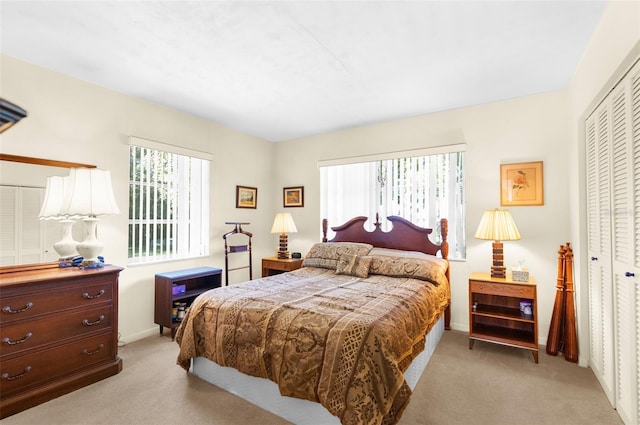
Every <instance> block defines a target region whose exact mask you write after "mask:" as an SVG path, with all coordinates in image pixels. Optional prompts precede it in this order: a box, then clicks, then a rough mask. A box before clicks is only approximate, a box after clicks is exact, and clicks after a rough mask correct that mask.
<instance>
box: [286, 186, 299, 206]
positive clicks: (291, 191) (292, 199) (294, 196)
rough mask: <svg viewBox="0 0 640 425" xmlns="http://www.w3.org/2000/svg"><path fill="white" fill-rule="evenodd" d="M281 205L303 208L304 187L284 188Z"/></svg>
mask: <svg viewBox="0 0 640 425" xmlns="http://www.w3.org/2000/svg"><path fill="white" fill-rule="evenodd" d="M282 203H283V205H284V206H285V207H304V186H295V187H285V188H284V189H283V190H282Z"/></svg>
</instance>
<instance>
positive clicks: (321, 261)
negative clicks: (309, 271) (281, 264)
mask: <svg viewBox="0 0 640 425" xmlns="http://www.w3.org/2000/svg"><path fill="white" fill-rule="evenodd" d="M371 248H373V246H372V245H369V244H366V243H356V242H321V243H317V244H315V245H313V246H312V247H311V249H310V250H309V252H308V253H307V255H306V256H305V257H304V260H303V261H302V267H319V268H323V269H332V270H336V269H337V266H338V258H340V256H341V255H367V253H368V252H369V251H371Z"/></svg>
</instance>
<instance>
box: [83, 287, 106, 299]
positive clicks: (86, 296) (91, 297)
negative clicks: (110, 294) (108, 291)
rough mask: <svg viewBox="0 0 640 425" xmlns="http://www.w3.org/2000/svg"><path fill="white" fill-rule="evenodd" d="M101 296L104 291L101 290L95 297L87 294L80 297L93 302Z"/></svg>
mask: <svg viewBox="0 0 640 425" xmlns="http://www.w3.org/2000/svg"><path fill="white" fill-rule="evenodd" d="M103 295H104V289H101V290H100V292H98V293H97V294H96V295H90V294H89V293H88V292H85V293H84V294H82V296H83V297H84V298H85V299H87V300H93V299H95V298H100V297H101V296H103Z"/></svg>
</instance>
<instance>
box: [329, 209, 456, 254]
mask: <svg viewBox="0 0 640 425" xmlns="http://www.w3.org/2000/svg"><path fill="white" fill-rule="evenodd" d="M367 220H368V219H367V217H364V216H359V217H355V218H352V219H351V220H349V221H347V222H346V223H345V224H343V225H341V226H336V227H332V228H331V230H333V231H334V232H336V235H335V236H334V238H333V239H331V240H330V241H329V240H327V229H328V222H327V219H324V220H322V241H323V242H362V243H368V244H371V245H373V246H377V247H380V248H391V249H400V250H404V251H419V252H424V253H425V254H430V255H438V253H440V256H441V257H442V258H444V259H447V257H448V255H449V243H448V242H447V233H448V231H449V227H448V226H449V225H448V222H447V219H446V218H443V219H442V220H440V233H441V235H442V242H441V243H440V244H435V243H433V242H432V241H431V240H430V239H429V235H430V234H431V233H432V232H433V229H427V228H424V227H420V226H416V225H415V224H413V223H411V222H410V221H408V220H405V219H404V218H402V217H398V216H394V215H392V216H389V217H387V220H389V221H390V222H391V223H392V227H391V230H389V231H388V232H385V231H383V230H382V229H381V225H382V223H380V220H379V217H378V215H377V214H376V222H375V223H373V224H374V226H375V229H374V230H373V231H372V232H369V231H367V230H366V229H365V228H364V223H365V222H366V221H367Z"/></svg>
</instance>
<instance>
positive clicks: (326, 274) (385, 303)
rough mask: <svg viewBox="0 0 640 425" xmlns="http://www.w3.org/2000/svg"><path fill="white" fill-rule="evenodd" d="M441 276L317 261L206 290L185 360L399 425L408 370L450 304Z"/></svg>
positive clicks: (186, 337) (364, 419) (348, 424)
mask: <svg viewBox="0 0 640 425" xmlns="http://www.w3.org/2000/svg"><path fill="white" fill-rule="evenodd" d="M434 282H435V283H432V282H428V281H424V280H418V279H414V278H404V277H401V278H399V277H389V276H386V275H369V276H368V277H367V278H360V277H357V276H352V275H349V274H337V273H336V271H335V270H331V269H326V268H317V267H303V268H302V269H299V270H296V271H293V272H290V273H285V274H281V275H276V276H271V277H268V278H263V279H259V280H254V281H250V282H245V283H242V284H237V285H232V286H227V287H222V288H218V289H214V290H211V291H209V292H207V293H205V294H202V295H201V296H200V297H199V298H198V299H196V300H195V301H194V303H193V304H192V305H191V307H190V309H189V311H188V312H187V314H186V316H185V319H184V321H183V323H182V325H181V326H180V328H179V329H178V332H177V335H176V340H177V342H178V344H179V345H180V354H179V356H178V360H177V362H178V364H180V365H181V366H182V367H184V368H185V369H188V368H189V366H190V362H191V359H192V358H194V357H206V358H208V359H210V360H212V361H214V362H216V363H218V364H219V365H221V366H229V367H233V368H235V369H237V370H239V371H240V372H243V373H245V374H248V375H251V376H257V377H263V378H268V379H270V380H272V381H274V382H275V383H277V384H278V386H279V389H280V392H281V394H282V395H285V396H290V397H297V398H302V399H307V400H311V401H316V402H319V403H321V404H322V405H323V406H324V407H325V408H327V409H328V410H329V411H330V412H331V413H332V414H333V415H335V416H337V417H338V418H340V421H341V423H342V424H344V425H355V424H394V423H396V422H397V421H398V420H399V418H400V415H401V414H402V411H403V410H404V408H405V406H406V405H407V403H408V402H409V398H410V395H411V390H410V388H409V387H408V385H407V383H406V382H405V380H404V377H403V372H404V371H405V370H406V369H407V367H408V366H409V364H410V363H411V361H412V359H413V358H415V357H416V356H417V355H418V354H419V353H420V352H421V351H422V350H423V349H424V341H425V334H426V333H427V332H428V331H429V330H430V329H431V327H432V326H433V325H434V324H435V323H436V322H437V320H438V318H439V317H440V315H441V313H442V312H443V310H444V308H445V307H446V306H447V305H448V303H449V283H448V282H447V280H446V278H444V275H443V276H442V277H439V278H437V279H435V280H434Z"/></svg>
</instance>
